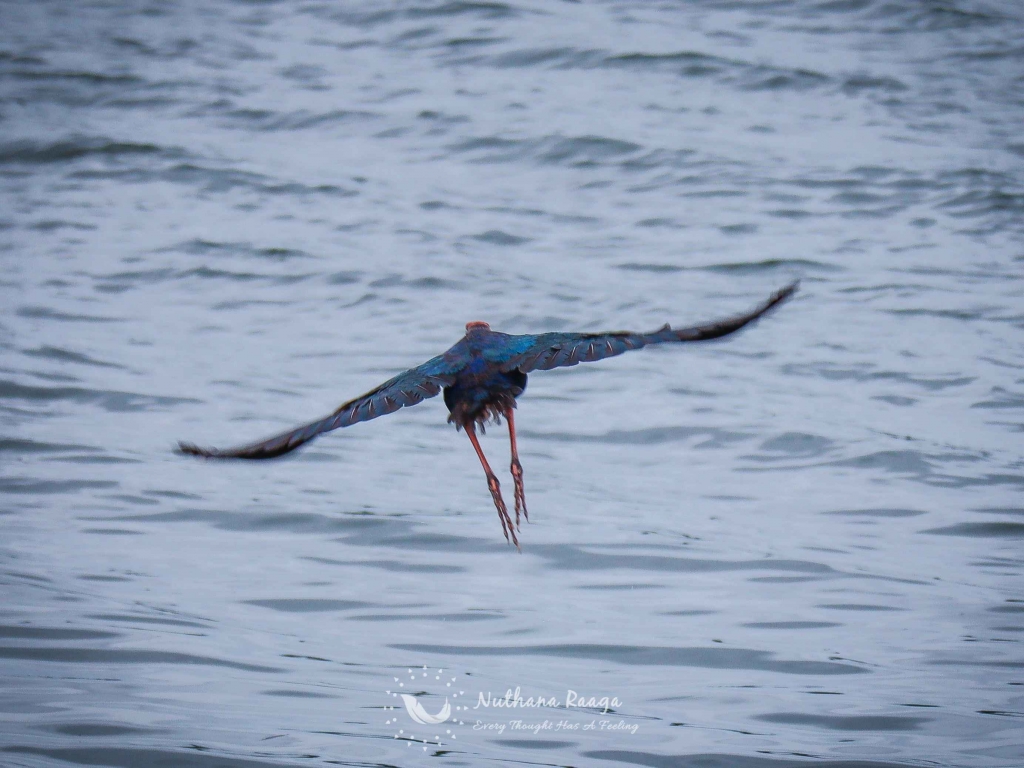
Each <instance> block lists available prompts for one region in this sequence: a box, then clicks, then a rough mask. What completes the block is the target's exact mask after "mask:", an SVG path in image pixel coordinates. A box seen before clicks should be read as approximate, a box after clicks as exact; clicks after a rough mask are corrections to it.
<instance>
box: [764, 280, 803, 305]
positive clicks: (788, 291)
mask: <svg viewBox="0 0 1024 768" xmlns="http://www.w3.org/2000/svg"><path fill="white" fill-rule="evenodd" d="M799 287H800V281H799V280H794V281H793V282H792V283H790V284H789V285H787V286H786V287H785V288H780V289H779V290H777V291H776V292H775V293H773V294H772V296H771V298H770V299H768V305H767V306H766V307H765V309H769V308H771V307H774V306H775V305H776V304H779V303H781V302H783V301H785V300H786V299H788V298H789V297H790V296H792V295H793V294H794V293H796V291H797V289H798V288H799Z"/></svg>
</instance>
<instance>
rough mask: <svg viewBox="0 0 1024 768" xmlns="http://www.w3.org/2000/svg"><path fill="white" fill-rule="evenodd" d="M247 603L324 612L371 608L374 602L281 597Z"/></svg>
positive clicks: (284, 609) (297, 610)
mask: <svg viewBox="0 0 1024 768" xmlns="http://www.w3.org/2000/svg"><path fill="white" fill-rule="evenodd" d="M244 602H245V604H246V605H256V606H259V607H260V608H269V609H271V610H273V611H282V612H284V613H322V612H327V611H348V610H352V609H353V608H370V607H373V605H374V603H364V602H360V601H359V600H331V599H327V598H322V599H312V598H306V599H303V598H281V599H279V600H245V601H244Z"/></svg>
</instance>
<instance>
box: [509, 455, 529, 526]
mask: <svg viewBox="0 0 1024 768" xmlns="http://www.w3.org/2000/svg"><path fill="white" fill-rule="evenodd" d="M512 480H513V482H514V483H515V486H516V528H519V510H520V509H522V511H523V517H525V518H526V522H530V513H529V512H527V511H526V491H525V490H524V488H523V465H522V464H520V463H519V460H518V459H513V460H512Z"/></svg>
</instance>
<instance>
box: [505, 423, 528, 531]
mask: <svg viewBox="0 0 1024 768" xmlns="http://www.w3.org/2000/svg"><path fill="white" fill-rule="evenodd" d="M505 419H506V420H507V421H508V437H509V440H510V441H511V442H512V480H513V481H514V482H515V485H516V528H518V527H519V508H520V507H522V508H523V516H524V517H525V518H526V521H527V522H529V521H530V513H529V512H527V511H526V492H525V491H524V490H523V465H522V464H520V463H519V451H518V450H517V449H516V421H515V419H514V418H512V409H511V408H509V409H508V410H507V411H505Z"/></svg>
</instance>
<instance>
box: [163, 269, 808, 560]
mask: <svg viewBox="0 0 1024 768" xmlns="http://www.w3.org/2000/svg"><path fill="white" fill-rule="evenodd" d="M798 285H799V281H797V282H794V283H791V284H790V285H788V286H786V287H785V288H782V289H781V290H779V291H777V292H775V293H774V294H772V295H771V297H769V299H768V300H767V301H765V302H763V303H762V304H760V305H759V306H758V307H756V308H755V309H753V310H751V311H750V312H747V313H746V314H742V315H736V316H735V317H729V318H726V319H724V320H716V321H714V322H710V323H706V324H704V325H696V326H693V327H691V328H671V327H670V326H668V325H664V326H662V327H661V328H659V329H658V330H656V331H651V332H650V333H632V332H630V331H613V332H609V333H540V334H527V335H522V336H512V335H509V334H507V333H499V332H497V331H492V330H491V327H490V326H489V325H488V324H487V323H484V322H479V321H477V322H472V323H468V324H467V325H466V335H465V336H463V337H462V338H461V339H460V340H459V341H458V343H456V344H455V346H453V347H452V348H451V349H449V350H448V351H447V352H445V353H444V354H441V355H438V356H437V357H434V358H432V359H430V360H428V361H427V362H425V363H423V365H419V366H417V367H415V368H411V369H410V370H408V371H406V372H405V373H400V374H398V375H397V376H395V377H394V378H393V379H391V380H390V381H386V382H384V383H383V384H381V385H380V386H379V387H377V388H376V389H372V390H370V391H369V392H367V393H366V394H365V395H362V396H360V397H357V398H355V399H354V400H349V401H348V402H347V403H344V404H343V405H341V406H339V407H338V409H337V410H336V411H334V413H332V414H330V415H329V416H326V417H324V418H322V419H319V420H317V421H313V422H310V423H309V424H305V425H303V426H301V427H296V428H295V429H290V430H288V431H287V432H283V433H282V434H279V435H274V436H273V437H270V438H267V439H266V440H261V441H259V442H258V443H251V444H249V445H243V446H241V447H238V448H227V449H224V450H218V449H216V448H200V447H199V446H197V445H193V444H192V443H179V445H178V447H179V450H180V451H181V452H182V453H186V454H191V455H194V456H204V457H206V458H209V459H273V458H275V457H277V456H281V455H283V454H286V453H288V452H290V451H294V450H295V449H296V448H298V447H299V446H301V445H303V444H305V443H308V442H309V441H310V440H312V439H313V438H314V437H317V436H318V435H321V434H323V433H324V432H330V431H331V430H332V429H339V428H340V427H348V426H351V425H352V424H356V423H358V422H360V421H369V420H370V419H375V418H377V417H378V416H383V415H385V414H387V413H394V412H395V411H397V410H398V409H399V408H404V407H405V406H409V405H416V403H418V402H420V401H422V400H425V399H426V398H428V397H434V396H435V395H437V394H438V393H440V392H441V391H442V390H443V391H444V404H445V405H446V406H448V412H449V416H448V422H449V423H451V424H454V425H455V428H456V429H457V430H459V429H465V430H466V435H467V436H468V437H469V440H470V442H471V443H472V444H473V448H474V450H476V455H477V456H478V457H479V459H480V464H481V465H483V469H484V473H485V474H486V475H487V487H488V488H489V489H490V492H491V498H493V499H494V506H495V507H496V508H497V510H498V519H499V520H500V521H501V529H502V531H503V532H504V534H505V540H506V541H509V540H510V537H511V542H512V543H513V544H514V545H515V546H516V548H517V549H518V548H519V539H518V537H517V536H516V531H517V530H518V529H519V516H520V512H521V513H522V515H523V516H524V517H525V518H526V519H527V520H529V519H530V516H529V514H528V513H527V511H526V495H525V492H524V490H523V466H522V464H520V463H519V452H518V450H517V449H516V424H515V419H514V417H513V411H514V409H515V407H516V398H517V397H519V395H521V394H522V393H523V392H524V391H525V390H526V376H527V374H528V373H531V372H533V371H547V370H550V369H552V368H558V367H560V366H569V365H576V364H577V363H589V362H592V361H594V360H602V359H604V358H606V357H614V356H615V355H621V354H622V353H623V352H627V351H629V350H631V349H640V348H641V347H646V346H647V345H649V344H663V343H666V342H673V341H707V340H709V339H717V338H720V337H722V336H727V335H729V334H730V333H734V332H736V331H738V330H739V329H740V328H742V327H743V326H745V325H747V324H748V323H751V322H753V321H754V320H757V319H758V318H759V317H761V316H762V315H764V314H765V313H766V312H768V311H769V310H770V309H772V307H775V306H777V305H778V304H780V303H781V302H783V301H785V300H786V299H788V298H789V297H790V296H792V295H793V293H794V291H796V289H797V286H798ZM502 418H504V419H505V421H507V422H508V433H509V439H510V442H511V448H512V466H511V470H512V480H513V482H514V484H515V512H516V519H515V523H514V524H513V522H512V519H511V517H510V516H509V513H508V509H507V507H506V506H505V501H504V499H503V498H502V496H501V487H500V484H499V483H498V478H497V476H496V475H495V474H494V471H493V470H492V469H491V465H490V464H489V463H488V462H487V458H486V457H485V456H484V452H483V449H482V448H481V447H480V441H479V440H478V439H477V435H476V428H477V426H480V427H481V428H482V427H483V425H484V424H486V423H487V422H488V421H492V420H493V421H494V422H496V423H500V420H501V419H502Z"/></svg>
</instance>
